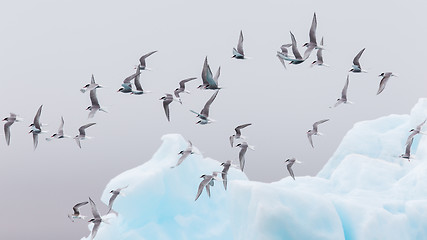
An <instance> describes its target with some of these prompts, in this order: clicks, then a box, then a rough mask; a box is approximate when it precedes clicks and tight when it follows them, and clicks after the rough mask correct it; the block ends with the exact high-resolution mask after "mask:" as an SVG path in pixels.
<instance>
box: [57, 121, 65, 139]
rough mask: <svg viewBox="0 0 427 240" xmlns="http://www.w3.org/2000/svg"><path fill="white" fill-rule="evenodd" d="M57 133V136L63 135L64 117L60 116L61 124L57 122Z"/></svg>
mask: <svg viewBox="0 0 427 240" xmlns="http://www.w3.org/2000/svg"><path fill="white" fill-rule="evenodd" d="M58 135H59V136H63V135H64V117H61V124H59V128H58Z"/></svg>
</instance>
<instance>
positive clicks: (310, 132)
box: [307, 119, 329, 148]
mask: <svg viewBox="0 0 427 240" xmlns="http://www.w3.org/2000/svg"><path fill="white" fill-rule="evenodd" d="M327 121H329V119H323V120H320V121H317V122H315V123H314V124H313V129H310V130H308V131H307V137H308V141H309V142H310V144H311V146H312V147H313V148H314V145H313V139H312V136H313V135H322V133H320V132H319V131H318V130H317V127H318V126H319V124H322V123H324V122H327Z"/></svg>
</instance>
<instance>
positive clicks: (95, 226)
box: [91, 222, 101, 239]
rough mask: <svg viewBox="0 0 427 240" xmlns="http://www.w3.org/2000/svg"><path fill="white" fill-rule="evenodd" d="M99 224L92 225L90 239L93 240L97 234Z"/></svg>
mask: <svg viewBox="0 0 427 240" xmlns="http://www.w3.org/2000/svg"><path fill="white" fill-rule="evenodd" d="M100 224H101V223H100V222H94V223H93V228H92V235H91V238H92V239H94V238H95V236H96V233H97V232H98V229H99V225H100Z"/></svg>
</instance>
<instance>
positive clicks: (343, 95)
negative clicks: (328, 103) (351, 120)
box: [334, 75, 352, 107]
mask: <svg viewBox="0 0 427 240" xmlns="http://www.w3.org/2000/svg"><path fill="white" fill-rule="evenodd" d="M348 83H349V80H348V75H347V80H346V82H345V85H344V88H343V89H342V92H341V98H338V99H337V102H336V103H335V105H334V107H337V106H338V105H340V104H341V103H352V102H350V101H348V100H347V89H348Z"/></svg>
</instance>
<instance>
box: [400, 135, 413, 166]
mask: <svg viewBox="0 0 427 240" xmlns="http://www.w3.org/2000/svg"><path fill="white" fill-rule="evenodd" d="M413 141H414V138H411V139H409V142H408V144H407V145H406V148H405V153H404V154H401V155H400V156H399V157H400V158H405V159H408V161H410V159H411V158H412V157H411V146H412V142H413Z"/></svg>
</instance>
